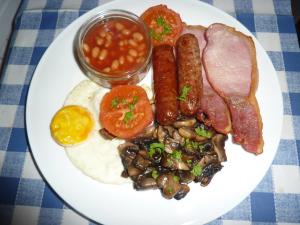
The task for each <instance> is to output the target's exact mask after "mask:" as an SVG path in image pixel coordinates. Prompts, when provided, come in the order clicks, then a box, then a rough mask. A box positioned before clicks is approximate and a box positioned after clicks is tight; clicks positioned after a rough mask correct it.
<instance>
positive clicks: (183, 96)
mask: <svg viewBox="0 0 300 225" xmlns="http://www.w3.org/2000/svg"><path fill="white" fill-rule="evenodd" d="M190 90H191V87H189V86H183V88H182V89H181V91H180V96H179V97H178V100H180V101H186V98H187V96H188V94H189V92H190Z"/></svg>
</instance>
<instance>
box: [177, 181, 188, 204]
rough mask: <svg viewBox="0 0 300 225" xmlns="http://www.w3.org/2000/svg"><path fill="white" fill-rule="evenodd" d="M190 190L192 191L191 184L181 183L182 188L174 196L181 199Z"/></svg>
mask: <svg viewBox="0 0 300 225" xmlns="http://www.w3.org/2000/svg"><path fill="white" fill-rule="evenodd" d="M189 191H190V188H189V186H187V185H186V184H181V189H180V190H179V191H178V192H177V193H176V195H175V196H174V198H175V199H176V200H180V199H182V198H184V197H185V196H186V195H187V193H188V192H189Z"/></svg>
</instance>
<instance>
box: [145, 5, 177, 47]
mask: <svg viewBox="0 0 300 225" xmlns="http://www.w3.org/2000/svg"><path fill="white" fill-rule="evenodd" d="M141 18H142V19H143V20H144V22H145V23H146V25H147V26H148V28H149V31H150V36H151V39H152V43H153V45H154V46H156V45H161V44H169V45H172V46H174V45H175V42H176V40H177V38H178V37H179V36H180V34H181V32H182V29H183V23H182V20H181V18H180V15H179V14H178V13H176V12H174V11H173V10H171V9H169V8H168V7H167V6H166V5H156V6H153V7H150V8H148V9H147V10H146V11H145V12H144V13H143V14H142V15H141Z"/></svg>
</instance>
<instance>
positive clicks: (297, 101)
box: [0, 0, 300, 225]
mask: <svg viewBox="0 0 300 225" xmlns="http://www.w3.org/2000/svg"><path fill="white" fill-rule="evenodd" d="M105 2H107V1H101V0H99V1H98V0H25V1H23V3H22V6H21V8H20V10H19V12H18V14H17V16H16V19H15V23H14V32H13V37H12V41H11V43H10V47H9V51H8V57H7V61H6V62H5V66H4V70H3V73H2V74H1V82H0V85H1V86H0V224H1V225H4V224H17V225H20V224H24V225H25V224H26V225H27V224H28V225H34V224H51V225H56V224H75V225H77V224H78V225H79V224H94V222H92V221H89V220H88V219H86V218H84V217H82V216H81V215H80V214H78V213H77V212H75V211H74V210H72V209H71V207H70V206H67V205H66V204H65V203H64V201H63V200H62V199H60V198H59V197H58V196H57V195H56V194H55V193H54V192H53V191H52V190H51V188H50V187H49V186H48V184H46V183H45V182H44V180H43V179H42V178H41V175H40V174H39V173H38V171H37V169H36V166H35V164H34V162H33V159H32V156H31V154H30V150H29V146H28V142H27V139H26V131H25V127H24V111H25V102H26V95H27V91H28V87H29V83H30V80H31V78H32V75H33V72H34V69H35V67H36V66H37V64H38V62H39V60H40V58H41V57H42V55H43V53H44V52H45V51H46V49H47V47H48V46H49V44H50V43H51V42H52V41H53V40H54V39H55V37H56V36H57V35H58V34H59V33H60V32H61V31H62V30H63V29H64V28H65V27H66V26H67V25H68V24H70V23H71V22H72V21H73V20H75V19H76V18H78V17H79V16H80V15H81V14H83V13H85V12H86V11H88V10H90V9H92V8H94V7H96V6H98V5H99V4H102V3H105ZM206 2H208V3H209V4H212V5H214V6H215V7H218V8H220V9H222V10H224V11H225V12H227V13H229V14H231V15H233V16H234V17H236V18H237V19H238V20H239V21H240V22H241V23H243V24H244V25H245V26H246V27H247V28H248V29H249V30H250V31H251V32H253V34H254V35H255V36H256V37H257V38H258V40H259V42H260V43H261V44H262V45H263V47H264V48H265V50H266V51H267V53H268V55H269V56H270V58H271V60H272V62H273V64H274V66H275V69H276V71H277V76H278V79H279V81H280V85H281V89H282V95H283V100H284V124H283V132H282V135H281V140H280V144H279V148H278V152H277V155H276V156H275V159H274V161H273V163H272V166H271V167H270V169H269V170H268V172H267V174H266V175H265V177H264V179H263V180H262V181H261V183H260V184H259V185H258V186H257V187H256V188H255V190H254V191H253V192H252V193H251V194H250V195H249V196H248V197H247V198H246V199H244V200H243V201H242V202H241V203H240V204H239V205H238V206H237V207H235V208H234V209H233V210H231V211H230V212H228V213H226V214H225V215H223V216H221V217H220V218H218V219H216V220H215V221H212V222H211V223H210V224H238V225H240V224H300V169H299V168H300V167H299V165H300V51H299V46H298V42H297V35H296V32H295V27H294V24H293V17H292V14H291V6H290V1H289V0H273V1H272V0H265V1H261V0H252V1H251V0H213V1H212V0H208V1H206ZM3 22H5V21H1V23H3ZM275 122H276V121H274V123H275Z"/></svg>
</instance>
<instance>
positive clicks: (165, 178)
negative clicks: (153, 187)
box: [156, 174, 181, 199]
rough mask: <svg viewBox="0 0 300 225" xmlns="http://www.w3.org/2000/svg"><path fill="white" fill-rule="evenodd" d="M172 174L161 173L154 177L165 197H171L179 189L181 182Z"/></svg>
mask: <svg viewBox="0 0 300 225" xmlns="http://www.w3.org/2000/svg"><path fill="white" fill-rule="evenodd" d="M177 178H178V177H177V176H175V175H174V174H162V175H160V176H159V177H158V178H157V179H156V183H157V186H158V187H159V188H161V190H162V194H163V196H164V197H165V198H167V199H171V198H173V197H174V196H175V195H176V194H177V193H178V192H179V191H180V190H181V184H180V183H179V180H178V179H177Z"/></svg>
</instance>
